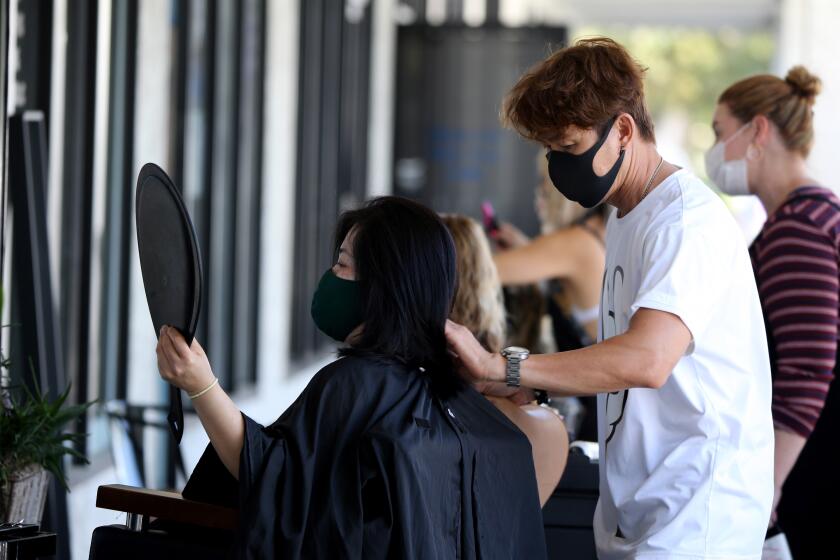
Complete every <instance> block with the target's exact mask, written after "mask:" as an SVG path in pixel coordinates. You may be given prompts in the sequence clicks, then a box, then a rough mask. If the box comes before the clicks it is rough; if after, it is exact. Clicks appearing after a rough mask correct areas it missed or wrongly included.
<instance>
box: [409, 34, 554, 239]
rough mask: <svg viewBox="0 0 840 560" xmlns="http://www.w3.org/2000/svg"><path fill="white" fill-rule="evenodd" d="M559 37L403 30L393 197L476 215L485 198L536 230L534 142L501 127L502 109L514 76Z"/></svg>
mask: <svg viewBox="0 0 840 560" xmlns="http://www.w3.org/2000/svg"><path fill="white" fill-rule="evenodd" d="M565 41H566V29H565V28H547V27H539V28H533V27H528V28H506V27H502V26H499V25H497V24H493V25H487V26H484V27H479V28H472V27H466V26H461V25H445V26H440V27H433V26H428V25H418V26H409V27H403V28H401V29H400V32H399V48H398V54H397V56H398V62H397V106H396V123H395V125H396V130H395V135H394V158H395V160H394V161H395V165H394V192H395V194H398V195H402V196H407V197H411V198H414V199H417V200H419V201H421V202H423V203H425V204H427V205H429V206H431V207H432V208H434V209H435V210H437V211H440V212H457V213H461V214H467V215H470V216H473V217H476V218H478V217H479V216H480V205H481V202H482V201H483V200H488V201H490V202H491V203H492V204H493V205H494V207H495V208H496V211H497V213H498V215H499V218H500V219H502V220H504V221H509V222H512V223H514V224H516V225H517V226H519V227H520V228H522V229H523V230H524V231H525V232H526V233H528V234H531V235H533V234H535V233H537V229H538V228H537V218H536V214H535V212H534V187H535V186H536V184H537V182H538V179H537V177H538V175H537V156H538V146H536V145H535V144H531V143H528V142H526V141H524V140H522V139H521V138H519V137H518V136H517V135H516V133H514V132H513V131H510V130H505V129H503V128H502V126H501V125H500V123H499V110H500V108H501V104H502V98H503V97H504V95H505V93H506V92H507V91H508V90H509V89H510V87H511V86H512V85H513V84H514V83H515V82H516V79H517V78H518V77H519V76H520V75H521V74H522V73H523V72H524V71H525V70H527V69H528V68H529V67H530V66H532V65H533V64H535V63H536V62H538V61H539V60H541V59H543V58H544V57H545V56H546V55H547V54H548V53H549V52H550V51H551V50H552V49H556V48H559V47H560V46H562V45H563V44H564V42H565Z"/></svg>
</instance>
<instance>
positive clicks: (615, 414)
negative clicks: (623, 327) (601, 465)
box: [601, 266, 630, 445]
mask: <svg viewBox="0 0 840 560" xmlns="http://www.w3.org/2000/svg"><path fill="white" fill-rule="evenodd" d="M623 286H624V269H623V268H621V267H620V266H616V267H614V268H613V269H612V273H609V271H607V270H605V271H604V281H603V285H602V287H601V298H602V301H601V309H602V313H603V312H604V311H606V313H605V314H603V315H602V316H601V340H607V339H608V338H611V337H613V336H615V335H616V334H619V333H618V323H617V322H616V318H615V292H616V288H619V289H620V288H621V287H623ZM629 394H630V392H629V390H627V389H625V390H623V391H615V392H613V393H609V394H608V395H607V398H606V399H605V404H606V406H605V407H604V409H605V410H604V419H605V422H606V425H607V436H606V438H605V440H604V444H605V445H606V444H607V443H609V442H610V440H611V439H612V438H613V435H615V431H616V429H617V428H618V425H619V424H620V423H621V420H622V419H623V418H624V408H625V407H626V406H627V397H628V396H629Z"/></svg>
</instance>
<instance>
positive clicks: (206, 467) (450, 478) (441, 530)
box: [184, 356, 546, 559]
mask: <svg viewBox="0 0 840 560" xmlns="http://www.w3.org/2000/svg"><path fill="white" fill-rule="evenodd" d="M243 416H244V420H245V442H244V445H243V448H242V454H241V456H240V466H239V481H238V482H237V481H236V480H235V479H234V478H233V477H232V476H230V474H229V473H228V472H227V471H226V470H225V468H224V467H223V466H222V465H221V461H220V460H219V459H218V456H217V455H216V453H215V451H214V450H213V447H212V445H208V446H207V449H206V451H205V452H204V455H203V456H202V458H201V460H200V461H199V463H198V466H197V467H196V469H195V470H194V471H193V475H192V477H191V478H190V480H189V482H188V483H187V487H186V488H185V489H184V496H185V497H186V498H190V499H196V500H202V501H211V502H215V503H220V502H224V501H227V500H235V501H237V502H238V503H235V504H229V505H236V506H238V507H239V511H240V522H239V530H238V534H237V538H236V544H235V550H232V551H231V552H232V554H233V555H234V556H236V557H239V558H286V559H298V558H459V559H479V558H480V559H495V558H499V559H501V558H504V559H510V558H529V559H540V558H545V557H546V550H545V536H544V532H543V523H542V513H541V510H540V502H539V495H538V492H537V482H536V476H535V473H534V464H533V460H532V458H531V447H530V444H529V442H528V440H527V438H526V437H525V436H524V435H523V434H522V432H520V431H519V429H518V428H516V426H515V425H514V424H513V423H511V422H510V421H509V420H508V419H507V418H506V417H505V416H504V415H503V414H502V413H501V412H499V411H498V410H497V409H496V408H495V407H494V406H493V405H492V404H491V403H490V402H489V401H488V400H487V399H486V398H484V397H483V396H482V395H480V394H479V393H477V392H476V391H475V390H474V389H472V388H471V387H467V388H464V389H461V390H459V391H457V392H456V393H455V394H454V395H452V396H450V397H448V398H446V399H445V400H444V399H441V398H438V397H436V396H435V394H434V392H433V391H432V390H431V388H430V386H429V381H428V378H427V377H425V375H424V374H423V372H421V371H417V370H413V371H412V370H410V369H408V368H407V367H405V366H402V365H399V364H396V363H381V362H375V361H373V360H371V359H367V358H361V357H352V356H351V357H345V358H341V359H339V360H337V361H335V362H333V363H331V364H329V365H328V366H326V367H325V368H323V369H322V370H321V371H320V372H318V373H317V374H316V375H315V377H314V378H313V379H312V381H311V382H310V383H309V385H308V386H307V387H306V389H305V390H304V391H303V393H301V395H300V396H299V397H298V399H297V400H296V401H295V402H294V404H292V405H291V406H290V407H289V408H288V409H287V410H286V412H284V413H283V415H282V416H281V417H280V418H279V419H278V420H277V421H276V422H275V423H273V424H271V425H270V426H268V427H262V426H260V425H259V424H257V423H256V422H254V421H253V420H251V419H250V418H248V417H247V416H245V415H243ZM225 496H228V498H225Z"/></svg>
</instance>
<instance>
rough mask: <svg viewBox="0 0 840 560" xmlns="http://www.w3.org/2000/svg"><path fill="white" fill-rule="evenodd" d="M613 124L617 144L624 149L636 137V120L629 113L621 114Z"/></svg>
mask: <svg viewBox="0 0 840 560" xmlns="http://www.w3.org/2000/svg"><path fill="white" fill-rule="evenodd" d="M615 124H616V128H617V129H618V142H619V144H620V145H621V148H622V149H626V148H627V146H628V145H629V144H630V142H632V141H633V138H635V137H636V119H634V118H633V116H632V115H631V114H630V113H621V114H620V115H619V116H618V119H616V121H615Z"/></svg>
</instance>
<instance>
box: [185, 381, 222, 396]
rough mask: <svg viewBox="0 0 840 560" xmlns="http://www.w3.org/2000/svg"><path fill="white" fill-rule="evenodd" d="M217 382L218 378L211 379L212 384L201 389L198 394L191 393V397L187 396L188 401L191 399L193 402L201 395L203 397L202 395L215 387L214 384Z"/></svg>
mask: <svg viewBox="0 0 840 560" xmlns="http://www.w3.org/2000/svg"><path fill="white" fill-rule="evenodd" d="M218 382H219V378H218V377H214V378H213V383H211V384H210V385H208V386H207V387H205V388H204V389H202V390H201V391H199V392H198V393H193V394H192V395H189V397H190V399H191V400H195V399H197V398H198V397H200V396H201V395H203V394H204V393H206V392H207V391H209V390H210V389H212V388H213V387H215V386H216V383H218Z"/></svg>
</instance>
